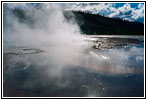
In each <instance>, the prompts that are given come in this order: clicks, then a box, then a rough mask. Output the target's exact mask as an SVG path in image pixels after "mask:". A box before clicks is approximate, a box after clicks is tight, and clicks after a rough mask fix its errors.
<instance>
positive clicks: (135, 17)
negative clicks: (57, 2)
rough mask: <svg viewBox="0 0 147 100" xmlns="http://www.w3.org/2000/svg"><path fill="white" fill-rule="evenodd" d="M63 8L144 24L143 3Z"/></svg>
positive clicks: (101, 4) (92, 4)
mask: <svg viewBox="0 0 147 100" xmlns="http://www.w3.org/2000/svg"><path fill="white" fill-rule="evenodd" d="M65 8H66V9H68V10H76V11H88V12H90V13H93V14H97V13H99V14H102V15H104V16H107V17H110V18H114V17H115V18H116V17H117V18H121V19H123V20H128V21H136V22H141V23H144V3H76V4H72V5H71V6H68V7H65Z"/></svg>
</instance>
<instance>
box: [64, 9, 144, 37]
mask: <svg viewBox="0 0 147 100" xmlns="http://www.w3.org/2000/svg"><path fill="white" fill-rule="evenodd" d="M64 15H65V17H66V18H67V19H71V18H72V17H74V18H75V20H76V21H77V23H78V24H79V26H80V29H81V31H82V32H83V34H88V35H93V34H94V35H144V24H142V23H140V22H129V21H126V20H122V19H119V18H109V17H105V16H103V15H100V14H91V13H88V12H80V11H72V12H71V11H66V12H65V13H64Z"/></svg>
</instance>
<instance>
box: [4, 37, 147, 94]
mask: <svg viewBox="0 0 147 100" xmlns="http://www.w3.org/2000/svg"><path fill="white" fill-rule="evenodd" d="M85 41H88V44H86V46H85V44H82V43H81V44H80V43H79V44H80V45H81V46H80V48H83V47H84V48H85V49H84V51H79V50H78V52H79V53H77V52H73V51H75V50H76V49H74V50H73V49H70V46H69V48H68V46H67V45H66V46H65V47H61V48H60V49H57V48H56V47H52V46H51V47H50V46H49V47H40V48H26V47H20V48H4V65H3V79H4V80H3V85H4V87H3V92H4V96H26V97H27V96H31V97H38V96H43V97H48V96H49V97H51V96H54V97H57V96H59V97H66V96H67V97H74V96H76V97H77V96H78V97H81V96H82V97H83V96H94V97H95V96H98V97H99V96H100V97H136V96H137V97H140V96H144V39H143V37H142V36H88V37H87V38H85ZM78 47H79V46H78ZM65 48H66V49H65ZM66 50H67V51H69V50H70V52H66ZM63 51H64V52H66V54H65V53H64V54H63V53H62V52H63ZM71 55H72V56H71ZM73 55H74V56H73ZM55 56H56V57H55Z"/></svg>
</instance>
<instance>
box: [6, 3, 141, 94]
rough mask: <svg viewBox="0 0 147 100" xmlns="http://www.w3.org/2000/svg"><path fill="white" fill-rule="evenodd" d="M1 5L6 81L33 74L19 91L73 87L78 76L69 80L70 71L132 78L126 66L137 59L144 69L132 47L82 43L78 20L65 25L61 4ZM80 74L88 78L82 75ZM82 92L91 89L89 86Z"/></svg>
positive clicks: (134, 71)
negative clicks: (106, 47) (99, 47)
mask: <svg viewBox="0 0 147 100" xmlns="http://www.w3.org/2000/svg"><path fill="white" fill-rule="evenodd" d="M3 6H4V16H3V17H4V22H3V26H4V32H3V35H4V37H3V43H4V44H3V45H4V82H5V79H6V80H7V77H8V76H11V77H13V76H15V75H17V73H19V71H20V72H21V71H23V70H27V69H28V70H27V71H28V72H27V71H26V73H29V75H28V74H27V75H28V76H26V77H27V78H26V80H24V81H23V83H21V84H20V85H21V86H20V87H18V88H19V89H20V88H23V89H36V88H37V87H38V86H39V87H40V88H43V89H44V88H47V89H50V87H48V86H50V85H51V84H54V85H53V86H55V89H56V88H64V87H70V84H72V82H73V81H72V78H73V79H74V77H76V76H71V73H72V71H71V70H69V69H70V68H75V67H79V68H86V69H88V71H91V70H92V71H95V70H96V71H98V72H105V73H111V74H128V73H136V72H137V71H136V70H135V69H134V68H133V67H127V66H134V65H129V64H130V62H129V61H130V57H131V56H135V60H136V62H137V63H138V62H141V64H143V62H142V61H143V55H144V54H143V49H142V48H136V47H133V48H130V49H129V50H128V51H126V50H123V49H110V50H102V51H101V50H100V51H99V50H94V49H93V48H91V45H93V44H91V43H90V42H87V41H85V40H84V39H85V36H84V35H81V32H80V29H79V26H78V25H77V24H76V21H75V20H74V18H73V19H71V20H67V19H66V18H65V17H64V12H63V10H62V8H61V5H59V4H35V5H30V4H4V5H3ZM16 10H18V12H19V10H21V11H22V12H23V14H24V15H23V14H22V15H23V16H20V15H17V14H20V13H21V12H19V13H17V11H16ZM15 11H16V12H15ZM16 15H17V16H16ZM135 54H136V55H135ZM139 64H140V63H139ZM29 68H30V69H29ZM31 71H32V72H31ZM138 72H139V71H138ZM75 74H77V73H75ZM78 74H80V75H83V76H82V77H85V76H84V72H82V70H80V71H79V73H78ZM18 76H19V75H18ZM10 81H11V80H10ZM14 81H15V80H13V81H12V83H13V82H14ZM76 81H77V80H76ZM78 81H79V80H78ZM14 83H15V82H14ZM16 83H17V82H16ZM12 87H13V84H12ZM83 87H86V88H88V89H89V87H87V86H83ZM76 88H77V87H76ZM89 90H90V89H89ZM12 91H13V89H12ZM47 93H48V92H47ZM88 96H97V93H95V92H88Z"/></svg>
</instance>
